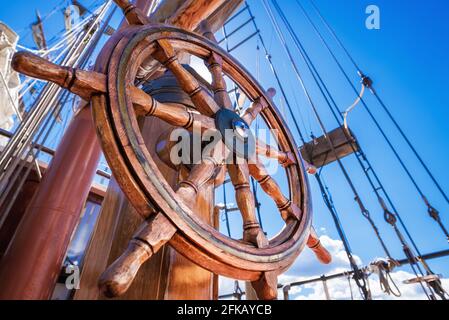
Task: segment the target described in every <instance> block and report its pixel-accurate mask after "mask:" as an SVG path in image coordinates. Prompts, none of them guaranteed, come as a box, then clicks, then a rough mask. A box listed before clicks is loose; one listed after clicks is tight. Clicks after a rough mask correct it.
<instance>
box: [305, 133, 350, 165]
mask: <svg viewBox="0 0 449 320" xmlns="http://www.w3.org/2000/svg"><path fill="white" fill-rule="evenodd" d="M328 136H329V139H330V140H331V142H332V145H333V146H334V149H335V152H336V155H335V154H334V153H333V152H332V150H331V147H330V146H329V142H328V140H327V139H326V137H324V136H321V137H318V138H316V139H314V140H313V141H310V142H308V143H306V144H305V145H303V146H302V147H301V148H300V151H301V155H302V157H303V158H304V160H305V161H307V162H308V163H310V164H312V165H314V166H315V167H317V168H320V167H323V166H325V165H328V164H330V163H332V162H334V161H336V160H337V158H338V159H342V158H344V157H346V156H348V155H350V154H352V153H354V151H358V145H357V142H356V139H355V138H354V135H353V134H352V132H351V131H350V130H349V129H345V128H344V127H338V128H336V129H334V130H332V131H330V132H328Z"/></svg>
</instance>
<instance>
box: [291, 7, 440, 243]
mask: <svg viewBox="0 0 449 320" xmlns="http://www.w3.org/2000/svg"><path fill="white" fill-rule="evenodd" d="M296 3H297V4H298V6H300V7H301V8H302V10H303V12H305V10H304V8H303V7H302V5H301V3H300V2H299V1H298V0H297V1H296ZM312 4H313V2H312ZM314 7H315V10H316V11H317V13H318V14H319V15H320V16H321V14H320V12H319V10H318V8H316V6H315V5H314ZM305 14H306V13H305ZM306 15H307V14H306ZM321 19H322V20H323V22H324V23H325V24H326V25H327V26H328V28H330V26H329V25H328V24H327V22H326V21H325V20H324V18H323V17H322V16H321ZM309 21H310V23H311V24H312V26H313V28H314V30H315V32H316V33H317V35H318V36H319V38H320V40H321V42H322V43H323V44H324V45H325V47H326V48H327V50H328V52H329V53H330V55H331V56H332V58H333V60H334V61H335V63H336V64H337V66H338V68H339V69H340V71H341V72H342V74H343V75H344V77H345V79H346V81H347V82H348V83H349V85H350V87H351V88H352V90H353V91H354V93H355V94H357V96H358V95H359V93H358V91H357V89H356V88H355V86H354V85H353V84H352V81H351V79H350V78H349V76H348V74H347V73H346V71H345V70H344V68H343V66H342V65H341V63H340V62H339V61H338V59H337V57H336V56H335V54H334V53H333V51H332V49H331V48H330V46H329V44H328V43H327V42H326V40H325V39H324V38H323V36H322V34H321V32H320V31H319V30H318V28H317V27H316V26H315V24H314V23H313V22H312V21H311V19H310V17H309ZM330 31H331V33H333V34H334V35H335V33H334V32H333V30H332V29H331V28H330ZM337 39H338V38H337ZM345 51H347V50H345ZM357 69H358V68H357ZM358 70H359V69H358ZM359 75H360V77H361V78H362V80H369V78H367V77H366V76H365V75H363V73H362V72H360V71H359ZM369 81H370V80H369ZM370 86H371V85H370ZM360 100H361V102H362V105H363V107H364V108H365V110H366V112H367V113H368V115H369V116H370V118H371V120H372V121H373V122H374V124H375V126H376V127H377V129H378V130H379V132H380V133H381V135H382V137H383V138H384V140H385V141H386V143H387V144H388V146H389V148H390V149H391V151H392V152H393V154H394V156H395V157H396V159H397V160H398V162H399V164H400V165H401V167H402V168H403V170H404V171H405V173H406V175H407V176H408V178H409V179H410V181H411V182H412V184H413V186H414V187H415V189H416V191H417V192H418V193H419V195H420V196H421V198H422V199H425V198H426V197H425V195H424V193H423V191H422V190H421V188H420V187H419V185H418V183H417V181H416V180H415V178H414V177H413V175H412V174H411V172H410V170H409V169H408V167H407V166H406V165H405V163H404V161H403V160H402V158H401V156H400V155H399V154H398V152H397V150H396V148H395V147H394V146H393V144H392V143H391V141H390V139H389V138H388V136H387V135H386V133H385V131H384V130H383V129H382V127H381V126H380V124H379V122H378V121H377V119H376V117H375V116H374V114H373V113H372V112H371V110H370V108H369V107H368V105H367V104H366V102H365V101H364V99H362V98H361V99H360ZM407 140H408V139H407ZM412 151H413V150H412ZM415 151H416V150H415ZM415 155H417V156H418V157H419V155H418V154H417V153H416V154H415ZM419 159H420V157H419V158H418V160H419ZM421 161H422V159H421ZM423 163H424V162H422V163H421V164H423ZM426 168H427V167H425V169H426ZM426 171H427V170H426ZM427 173H428V174H430V175H431V173H430V171H428V172H427ZM432 177H433V175H431V178H432ZM432 180H434V183H435V182H436V180H435V178H433V179H432ZM438 186H439V185H438V183H437V187H438ZM439 189H441V188H439ZM440 191H442V190H440ZM444 196H445V195H444ZM445 198H446V200H447V197H445ZM428 209H429V208H428ZM437 222H438V221H437ZM439 225H440V227H441V225H442V224H439ZM441 229H442V230H443V228H441ZM443 232H444V233H445V236H446V237H447V238H448V235H447V234H446V232H445V230H443ZM448 240H449V238H448Z"/></svg>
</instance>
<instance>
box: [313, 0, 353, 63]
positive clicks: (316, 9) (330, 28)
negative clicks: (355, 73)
mask: <svg viewBox="0 0 449 320" xmlns="http://www.w3.org/2000/svg"><path fill="white" fill-rule="evenodd" d="M310 3H311V4H312V6H313V7H314V9H315V11H316V13H317V14H318V16H319V17H320V19H321V21H323V23H324V25H325V26H326V28H327V30H328V31H329V32H330V34H331V35H332V37H333V38H334V39H335V41H337V43H338V45H339V46H340V48H341V49H343V51H344V52H345V53H346V55H347V56H348V58H349V60H351V62H352V64H353V65H354V67H355V68H356V69H357V70H360V68H359V66H358V65H357V63H356V62H355V60H354V59H353V58H352V56H351V54H350V53H349V51H348V50H347V49H346V47H345V46H344V45H343V43H342V42H341V40H340V39H339V38H338V36H337V34H336V33H335V31H334V29H333V28H332V27H331V26H330V25H329V23H328V22H327V21H326V20H325V19H324V17H323V15H322V14H321V12H320V10H319V9H318V7H317V6H316V4H315V1H314V0H310Z"/></svg>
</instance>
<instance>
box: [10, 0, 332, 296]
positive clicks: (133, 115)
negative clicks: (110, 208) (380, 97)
mask: <svg viewBox="0 0 449 320" xmlns="http://www.w3.org/2000/svg"><path fill="white" fill-rule="evenodd" d="M118 2H119V4H120V6H121V7H123V8H124V9H125V10H127V13H126V17H127V18H129V20H130V22H131V23H133V24H134V25H131V26H129V27H127V28H125V29H123V30H120V31H118V32H116V33H115V34H114V35H113V36H112V37H111V38H110V39H109V41H108V42H107V43H106V45H105V46H104V48H103V49H102V51H101V53H100V55H99V56H98V59H97V61H96V65H95V69H94V71H83V70H73V69H70V68H65V67H60V66H56V65H53V64H51V63H49V62H47V61H45V60H43V59H40V58H38V57H35V56H32V55H30V54H28V53H19V54H16V56H15V57H14V60H13V66H14V68H15V69H16V70H17V71H20V72H22V73H24V74H27V75H30V76H33V77H37V78H41V79H45V80H49V81H53V82H55V83H57V84H59V85H61V86H63V87H64V88H67V89H68V90H70V91H72V92H74V93H76V94H78V95H80V96H81V97H83V98H84V99H86V100H89V101H90V102H91V107H92V111H93V117H94V121H95V126H96V129H97V133H98V137H99V140H100V142H101V146H102V149H103V152H104V154H105V157H106V159H107V161H108V164H109V166H110V168H111V170H112V172H113V175H114V177H115V178H116V180H117V182H118V184H119V185H120V187H121V188H122V190H123V192H124V193H125V195H126V196H127V198H128V199H129V201H130V202H131V203H132V205H133V206H134V207H135V209H136V210H137V211H138V212H139V214H141V215H142V216H143V217H144V218H145V220H146V221H145V223H144V225H142V227H141V228H140V229H139V230H138V231H137V232H136V234H135V236H134V238H133V239H132V240H131V242H130V244H129V247H128V248H127V250H126V251H125V252H124V253H123V255H122V256H121V257H120V258H119V259H117V260H116V261H115V262H114V263H113V264H112V265H111V266H110V267H109V268H108V269H107V270H106V271H105V272H104V274H103V275H102V277H101V279H100V286H101V288H102V290H103V292H104V293H105V294H106V295H108V296H111V297H112V296H117V295H120V294H122V293H124V292H125V291H126V290H127V288H128V287H129V286H130V284H131V282H132V280H133V279H134V276H135V275H136V273H137V271H138V270H139V267H140V266H141V264H142V263H144V262H145V261H146V260H148V259H149V258H150V257H151V256H152V255H153V254H154V253H155V252H156V251H157V250H158V249H159V248H160V247H161V246H162V245H163V244H165V243H169V244H170V245H171V246H172V247H173V248H174V249H175V250H177V251H178V252H179V253H180V254H182V255H184V256H185V257H186V258H188V259H190V260H191V261H193V262H195V263H196V264H198V265H200V266H201V267H203V268H205V269H207V270H210V271H212V272H214V273H216V274H220V275H224V276H226V277H230V278H234V279H240V280H246V281H250V282H252V283H253V286H254V288H255V289H256V291H257V294H258V297H259V298H260V299H275V298H276V296H277V288H276V286H277V275H278V274H280V273H282V272H283V271H285V270H286V269H287V268H288V267H289V266H291V264H292V263H293V262H294V261H295V259H296V257H297V256H298V255H299V254H300V252H301V251H302V250H303V248H304V247H305V246H306V245H307V244H309V246H312V247H314V249H315V252H318V253H320V254H322V255H321V259H322V260H323V261H324V262H328V261H329V259H330V258H329V257H328V256H327V255H326V254H324V253H323V251H322V250H325V249H324V248H322V247H321V246H318V245H316V242H314V241H309V239H310V232H311V222H312V212H311V204H310V195H309V186H308V181H307V178H306V175H305V170H304V167H303V162H302V159H301V156H300V154H299V153H298V151H297V145H296V143H295V141H294V139H293V137H292V134H291V133H290V131H289V129H288V127H287V125H286V123H285V122H284V120H283V119H282V116H281V114H280V113H279V111H278V110H277V108H276V106H275V105H274V103H273V102H272V100H271V97H270V96H269V95H268V94H267V93H266V92H265V90H264V89H263V88H262V87H261V86H260V85H259V84H258V82H257V81H256V80H255V79H254V78H253V77H252V76H251V75H250V74H249V73H248V71H246V70H245V68H244V67H243V66H242V65H241V64H240V63H239V62H237V61H236V60H235V59H234V58H233V57H232V56H230V55H229V54H228V53H227V52H225V51H224V50H223V49H221V48H220V47H219V46H218V45H217V44H215V43H214V42H213V39H212V38H211V37H210V35H209V39H206V38H205V37H203V36H201V35H199V34H196V33H192V32H188V31H185V30H181V29H178V28H175V27H171V26H167V25H161V24H146V23H147V22H146V20H145V17H143V16H142V15H141V14H140V13H139V12H136V10H137V9H135V8H134V7H132V6H130V5H129V3H128V1H118ZM181 52H183V53H187V54H191V55H194V56H197V57H199V58H200V59H202V60H203V61H205V63H206V65H207V66H208V68H209V70H210V72H211V74H212V79H213V81H212V84H211V88H212V93H207V92H206V91H205V89H204V87H203V86H202V85H201V84H200V83H199V82H198V80H197V79H196V78H195V77H193V76H192V74H191V73H190V72H189V71H187V70H186V68H184V66H183V65H182V64H181V63H180V62H179V61H178V59H177V57H178V54H179V53H181ZM148 59H155V60H157V61H158V62H159V63H161V64H162V65H163V66H164V67H165V68H167V69H168V70H170V72H171V73H172V74H173V75H174V76H175V77H176V79H177V81H178V83H179V85H180V87H181V88H182V90H183V91H184V92H185V93H186V94H187V95H188V96H189V97H190V99H191V101H192V103H193V104H194V106H195V112H191V110H189V109H188V108H185V106H181V105H173V104H168V103H163V102H160V101H157V100H156V99H154V98H153V97H152V96H151V95H149V94H147V93H146V92H145V91H143V90H142V89H140V88H139V87H136V86H135V85H134V84H135V79H136V74H137V72H138V69H139V66H140V65H141V64H142V62H143V61H148ZM223 74H225V75H227V76H228V77H229V78H230V79H232V80H233V81H234V82H235V83H236V84H237V85H238V86H239V87H240V89H241V90H242V91H243V92H244V93H245V95H246V96H247V97H248V99H250V100H251V101H252V104H251V106H250V107H249V108H248V109H247V110H246V111H245V113H243V114H242V115H237V114H235V116H233V117H232V121H231V122H232V124H233V125H235V127H233V128H231V129H232V130H235V131H238V133H237V134H241V135H243V136H244V135H246V134H251V133H250V130H249V126H250V125H251V122H253V121H254V120H255V119H256V117H261V118H262V119H263V120H264V121H265V123H266V124H267V126H268V127H269V128H270V129H275V130H277V144H278V148H274V147H271V146H270V147H268V146H266V145H264V144H262V143H261V142H259V141H257V139H256V138H255V140H256V145H257V147H256V148H255V153H256V154H259V153H260V154H261V156H263V157H269V158H273V159H275V160H277V161H279V163H280V164H282V170H285V172H286V175H287V181H288V188H289V194H288V195H284V194H283V193H282V192H281V190H280V187H279V185H278V184H277V183H276V181H275V180H274V178H273V177H271V176H270V175H269V174H268V173H267V170H266V169H265V167H264V165H263V164H262V162H261V161H260V159H258V157H257V156H253V157H249V158H246V159H241V161H239V162H237V163H227V162H226V161H225V160H226V159H228V158H230V157H229V155H230V154H232V153H234V150H232V148H230V147H229V146H228V145H227V144H226V143H225V142H224V141H219V142H218V143H217V144H216V146H215V148H222V149H221V150H223V152H218V153H217V152H216V153H214V156H210V157H206V158H203V159H202V161H201V162H200V163H198V164H194V165H192V167H191V169H190V172H189V174H188V177H187V178H186V179H185V180H182V181H180V182H179V185H178V187H177V188H172V187H171V186H170V185H169V183H168V182H167V181H166V180H165V179H164V177H163V175H162V174H161V172H160V171H159V169H158V167H157V166H156V164H155V162H154V160H153V158H152V155H151V154H150V152H148V150H147V148H146V146H145V143H144V140H143V137H142V135H141V131H140V129H139V125H138V121H137V118H138V117H142V116H153V117H158V118H160V119H162V120H164V121H166V122H167V123H168V124H170V125H172V126H175V127H182V128H185V129H186V130H193V128H199V129H200V130H202V131H206V130H209V131H219V130H218V126H217V119H216V118H215V115H216V114H217V113H220V111H221V110H224V109H226V110H227V112H233V111H232V108H231V104H230V99H229V96H228V94H227V92H226V82H225V81H224V79H223ZM231 158H232V157H231ZM220 170H221V171H220ZM224 170H227V173H228V174H229V177H230V179H231V181H232V184H233V185H234V189H235V196H236V203H237V205H238V207H239V210H240V213H241V215H242V220H243V239H232V238H230V237H227V236H225V235H224V234H222V233H220V232H219V231H218V230H216V229H214V228H213V227H212V226H210V225H208V224H206V223H205V222H204V221H202V220H201V219H200V218H199V217H197V216H196V215H195V213H194V212H192V207H193V204H194V203H195V199H196V196H197V194H198V191H199V189H200V188H201V187H202V186H203V185H204V184H205V183H207V182H208V181H209V180H210V179H215V178H216V177H217V172H221V177H223V172H224ZM250 176H252V177H253V178H254V179H255V180H256V181H258V183H259V184H260V186H261V188H262V189H263V190H264V191H265V193H266V194H267V195H268V196H269V197H271V198H272V199H273V201H274V202H275V204H276V205H277V207H278V208H279V214H280V216H281V217H282V218H283V219H284V221H285V226H284V228H283V229H282V230H281V231H280V232H279V233H278V234H277V235H276V236H275V237H274V238H271V239H268V238H267V236H266V235H265V234H264V232H263V231H262V230H261V228H260V225H259V223H258V222H257V219H256V217H255V201H254V197H253V194H252V192H251V189H250V184H249V182H250V180H249V179H250ZM312 238H313V239H314V238H315V236H313V235H312ZM313 239H312V240H313ZM308 241H309V243H308ZM320 250H321V251H320ZM149 281H151V279H149Z"/></svg>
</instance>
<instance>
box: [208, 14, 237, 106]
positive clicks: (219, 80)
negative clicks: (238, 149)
mask: <svg viewBox="0 0 449 320" xmlns="http://www.w3.org/2000/svg"><path fill="white" fill-rule="evenodd" d="M200 29H201V33H202V35H203V36H204V37H205V38H207V39H209V40H210V41H212V42H214V43H216V44H217V43H218V42H217V39H216V38H215V36H214V34H213V32H212V31H211V29H210V26H209V24H208V23H207V21H203V22H202V23H201V24H200ZM205 63H206V66H207V68H208V69H209V71H210V73H211V75H212V88H213V90H214V98H215V101H216V102H217V103H218V105H219V106H220V107H222V108H226V109H230V110H232V103H231V99H230V98H229V94H228V92H227V89H226V81H225V79H224V76H223V59H222V57H221V56H219V55H218V54H216V53H215V52H211V55H210V57H209V59H208V60H207V61H206V62H205Z"/></svg>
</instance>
